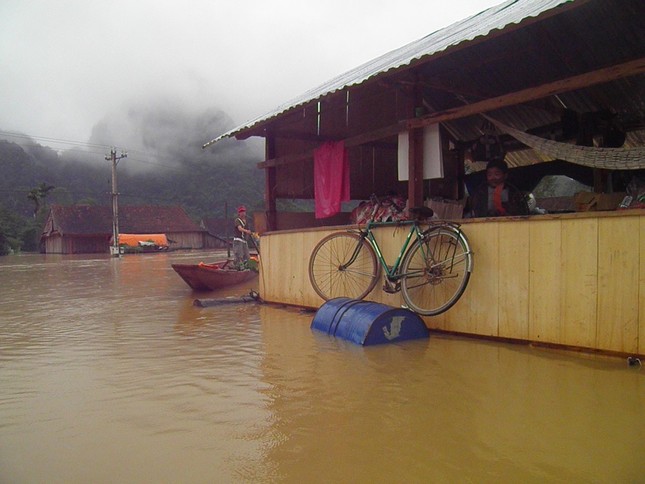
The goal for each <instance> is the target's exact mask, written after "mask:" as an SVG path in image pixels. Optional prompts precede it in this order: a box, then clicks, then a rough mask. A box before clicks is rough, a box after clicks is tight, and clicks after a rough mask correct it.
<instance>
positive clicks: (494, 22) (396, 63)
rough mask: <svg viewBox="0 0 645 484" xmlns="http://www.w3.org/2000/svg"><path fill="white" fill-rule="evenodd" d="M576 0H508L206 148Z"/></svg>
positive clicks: (308, 94)
mask: <svg viewBox="0 0 645 484" xmlns="http://www.w3.org/2000/svg"><path fill="white" fill-rule="evenodd" d="M573 1H575V0H508V1H507V2H504V3H501V4H499V5H497V6H495V7H491V8H489V9H487V10H484V11H483V12H480V13H478V14H476V15H473V16H471V17H468V18H466V19H464V20H461V21H459V22H456V23H454V24H452V25H450V26H448V27H445V28H443V29H440V30H437V31H436V32H434V33H432V34H429V35H427V36H425V37H423V38H421V39H419V40H417V41H414V42H411V43H409V44H407V45H405V46H403V47H400V48H398V49H395V50H393V51H390V52H388V53H386V54H384V55H382V56H380V57H377V58H375V59H373V60H371V61H369V62H366V63H365V64H362V65H360V66H358V67H356V68H355V69H352V70H350V71H347V72H346V73H344V74H341V75H339V76H337V77H335V78H333V79H330V80H329V81H327V82H325V83H324V84H321V85H320V86H318V87H316V88H314V89H310V90H309V91H307V92H305V93H303V94H302V95H300V96H298V97H296V98H294V99H292V100H291V101H289V102H287V103H284V104H282V105H280V106H278V107H277V108H276V109H274V110H273V111H271V112H269V113H267V114H265V115H263V116H260V117H258V118H255V119H253V120H251V121H249V122H247V123H245V124H242V125H240V126H238V127H236V128H234V129H232V130H230V131H227V132H226V133H224V134H222V135H220V136H218V137H217V138H215V139H213V140H211V141H209V142H208V143H206V144H204V146H203V147H204V148H205V147H207V146H209V145H211V144H213V143H215V142H217V141H219V140H220V139H222V138H227V137H231V136H234V135H236V134H237V133H239V132H241V131H244V130H246V129H249V128H251V127H253V126H255V125H257V124H260V123H262V122H265V121H268V120H269V119H271V118H274V117H276V116H278V115H280V114H282V113H284V112H286V111H289V110H291V109H294V108H296V107H299V106H302V105H305V104H307V103H309V102H311V101H314V100H316V99H319V98H321V97H323V96H326V95H328V94H331V93H333V92H336V91H339V90H342V89H344V88H346V87H350V86H355V85H358V84H361V83H363V82H365V81H366V80H368V79H370V78H372V77H375V76H378V75H380V74H383V73H385V72H388V71H390V70H393V69H397V68H400V67H402V66H406V65H409V64H411V63H412V62H414V61H417V60H419V59H421V58H423V57H428V56H432V55H435V54H437V53H440V52H443V51H445V50H447V49H448V48H450V47H453V46H456V45H458V44H461V43H463V42H467V41H472V40H474V39H476V38H477V37H482V36H486V35H488V34H489V33H491V32H492V31H494V30H501V29H503V28H505V27H506V26H508V25H511V24H518V23H520V22H521V21H522V20H524V19H526V18H529V17H537V16H538V15H540V14H542V13H544V12H546V11H548V10H551V9H553V8H556V7H559V6H560V5H563V4H565V3H570V2H573Z"/></svg>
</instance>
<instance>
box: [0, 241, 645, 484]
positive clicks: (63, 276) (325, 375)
mask: <svg viewBox="0 0 645 484" xmlns="http://www.w3.org/2000/svg"><path fill="white" fill-rule="evenodd" d="M209 257H210V258H209ZM214 257H215V255H214V254H204V253H166V254H154V255H133V256H127V257H124V258H122V259H112V258H109V257H97V256H93V257H75V256H53V257H52V256H36V255H29V256H15V257H5V258H0V389H1V392H0V482H12V483H13V482H44V481H47V482H66V483H70V482H72V483H74V482H79V483H80V482H84V483H85V482H240V481H254V482H256V481H257V482H276V481H283V482H341V481H342V482H403V481H405V482H428V481H434V482H437V481H439V482H506V481H522V482H545V481H549V482H554V481H555V482H589V481H592V482H639V481H640V482H642V479H643V472H642V471H643V464H642V462H644V461H645V446H644V445H643V442H644V440H643V438H644V437H645V406H644V405H643V402H645V372H644V371H642V370H640V369H637V368H629V367H628V366H627V365H626V363H625V361H624V360H622V359H616V358H603V357H598V356H589V355H580V354H573V353H566V352H557V351H553V350H539V349H532V348H528V347H524V346H513V345H504V344H496V343H485V342H481V341H475V340H467V339H458V338H449V337H442V336H435V335H433V336H432V337H431V338H430V339H429V340H427V341H412V342H407V343H404V344H392V345H385V346H380V347H370V348H362V347H359V346H355V345H353V344H351V343H347V342H345V341H342V340H336V339H333V338H330V337H328V336H326V335H323V334H320V333H317V332H312V331H311V330H310V329H309V324H310V323H311V319H312V317H313V315H312V314H311V313H304V312H301V311H298V310H296V309H289V308H282V307H274V306H268V305H256V304H253V303H251V304H240V305H224V306H220V307H211V308H198V307H195V306H193V305H192V301H193V299H194V298H195V297H215V296H216V297H225V296H229V295H242V294H246V293H248V291H249V290H250V289H257V287H254V286H253V285H254V284H257V281H254V282H252V283H251V285H248V286H242V287H237V288H233V289H228V290H226V291H224V292H220V293H217V294H215V295H213V294H203V293H202V294H196V293H193V292H191V290H190V289H189V288H188V286H186V285H185V284H184V282H183V281H182V280H181V279H180V278H179V277H178V276H177V275H176V274H175V273H174V272H173V271H172V269H171V267H170V264H171V262H174V261H179V260H180V261H182V262H198V261H201V260H204V261H208V260H213V258H214Z"/></svg>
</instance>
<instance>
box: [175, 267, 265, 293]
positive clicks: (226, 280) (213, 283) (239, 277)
mask: <svg viewBox="0 0 645 484" xmlns="http://www.w3.org/2000/svg"><path fill="white" fill-rule="evenodd" d="M229 262H230V261H219V262H214V263H212V264H205V263H204V262H200V263H199V264H172V268H173V269H174V270H175V272H176V273H177V274H179V276H180V277H181V278H182V279H183V280H184V281H185V282H186V284H188V285H189V286H190V287H192V288H193V289H194V290H196V291H213V290H215V289H222V288H224V287H229V286H234V285H236V284H241V283H243V282H246V281H250V280H251V279H253V278H255V277H257V276H258V273H257V272H256V271H253V270H250V269H245V270H241V271H240V270H238V269H236V268H234V267H232V265H231V266H230V267H229Z"/></svg>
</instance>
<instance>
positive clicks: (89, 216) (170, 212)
mask: <svg viewBox="0 0 645 484" xmlns="http://www.w3.org/2000/svg"><path fill="white" fill-rule="evenodd" d="M119 231H120V232H123V233H140V234H141V233H143V234H145V233H167V232H175V233H177V232H203V231H204V229H202V228H200V227H199V225H197V224H196V223H195V222H193V221H192V220H191V219H190V217H188V214H186V212H185V210H184V209H183V208H182V207H177V206H175V207H168V206H122V207H119ZM51 232H58V233H61V234H63V235H70V234H75V235H90V234H110V233H111V232H112V208H111V207H104V206H89V205H74V206H61V205H53V206H52V207H51V209H50V215H49V220H48V222H47V225H46V227H45V233H46V234H47V233H51Z"/></svg>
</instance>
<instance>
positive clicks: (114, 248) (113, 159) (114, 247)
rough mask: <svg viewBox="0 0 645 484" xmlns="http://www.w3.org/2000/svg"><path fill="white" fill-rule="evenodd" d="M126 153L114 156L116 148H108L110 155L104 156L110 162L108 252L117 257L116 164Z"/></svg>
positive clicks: (117, 208) (117, 204)
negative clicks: (109, 243) (110, 189)
mask: <svg viewBox="0 0 645 484" xmlns="http://www.w3.org/2000/svg"><path fill="white" fill-rule="evenodd" d="M127 156H128V154H127V153H125V152H123V151H121V156H116V149H115V148H112V149H111V150H110V155H109V156H106V157H105V159H106V160H107V161H111V162H112V247H110V253H111V254H112V255H113V256H114V257H119V256H120V255H121V252H120V251H119V202H118V195H119V192H118V191H117V187H116V165H118V163H119V160H120V159H121V158H126V157H127Z"/></svg>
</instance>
